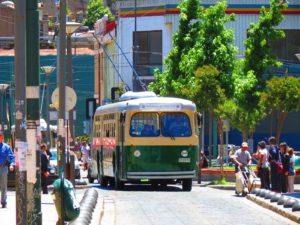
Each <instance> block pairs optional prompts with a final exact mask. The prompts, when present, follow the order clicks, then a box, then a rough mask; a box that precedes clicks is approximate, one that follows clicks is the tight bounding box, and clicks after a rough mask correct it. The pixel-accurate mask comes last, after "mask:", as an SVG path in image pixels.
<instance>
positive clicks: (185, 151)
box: [181, 150, 189, 157]
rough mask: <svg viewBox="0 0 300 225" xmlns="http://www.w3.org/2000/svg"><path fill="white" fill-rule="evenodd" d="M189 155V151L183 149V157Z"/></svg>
mask: <svg viewBox="0 0 300 225" xmlns="http://www.w3.org/2000/svg"><path fill="white" fill-rule="evenodd" d="M188 155H189V153H188V151H187V150H182V151H181V156H182V157H187V156H188Z"/></svg>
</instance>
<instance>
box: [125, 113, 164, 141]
mask: <svg viewBox="0 0 300 225" xmlns="http://www.w3.org/2000/svg"><path fill="white" fill-rule="evenodd" d="M158 124H159V119H158V114H157V113H152V112H151V113H147V112H143V113H136V114H134V116H133V117H132V119H131V124H130V135H131V136H132V137H157V136H159V133H160V131H159V126H158Z"/></svg>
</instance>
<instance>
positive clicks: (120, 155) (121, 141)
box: [118, 111, 126, 178]
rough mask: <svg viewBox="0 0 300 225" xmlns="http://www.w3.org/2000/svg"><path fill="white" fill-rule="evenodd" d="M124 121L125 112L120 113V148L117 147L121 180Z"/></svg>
mask: <svg viewBox="0 0 300 225" xmlns="http://www.w3.org/2000/svg"><path fill="white" fill-rule="evenodd" d="M125 121H126V111H123V112H121V114H120V129H119V137H120V147H119V154H118V155H119V173H120V175H121V177H122V178H124V177H125V151H124V142H125Z"/></svg>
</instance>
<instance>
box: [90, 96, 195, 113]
mask: <svg viewBox="0 0 300 225" xmlns="http://www.w3.org/2000/svg"><path fill="white" fill-rule="evenodd" d="M124 110H126V111H127V110H140V111H177V110H191V111H195V110H196V105H195V104H194V103H193V102H191V101H189V100H186V99H181V98H171V97H148V98H139V99H133V100H128V101H122V102H117V103H112V104H107V105H103V106H99V107H98V108H97V110H96V112H95V115H98V114H105V113H113V112H122V111H124Z"/></svg>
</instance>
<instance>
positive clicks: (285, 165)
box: [279, 142, 290, 193]
mask: <svg viewBox="0 0 300 225" xmlns="http://www.w3.org/2000/svg"><path fill="white" fill-rule="evenodd" d="M279 146H280V157H281V163H282V171H281V172H280V173H279V175H280V180H281V182H280V183H281V192H282V193H286V192H287V187H288V175H289V166H290V156H289V154H288V151H287V150H288V146H287V143H286V142H282V143H280V145H279Z"/></svg>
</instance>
